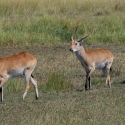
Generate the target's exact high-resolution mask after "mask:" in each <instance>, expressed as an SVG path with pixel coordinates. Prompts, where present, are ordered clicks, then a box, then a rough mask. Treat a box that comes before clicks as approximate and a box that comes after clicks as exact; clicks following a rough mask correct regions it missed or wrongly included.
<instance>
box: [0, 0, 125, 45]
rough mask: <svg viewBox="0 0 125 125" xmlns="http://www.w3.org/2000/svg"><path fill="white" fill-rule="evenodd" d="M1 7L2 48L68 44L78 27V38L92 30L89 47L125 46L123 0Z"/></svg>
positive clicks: (21, 1) (73, 0)
mask: <svg viewBox="0 0 125 125" xmlns="http://www.w3.org/2000/svg"><path fill="white" fill-rule="evenodd" d="M71 3H72V4H71ZM107 3H108V4H107ZM0 5H1V7H0V19H1V20H0V45H1V46H10V45H11V46H25V45H26V46H32V45H39V44H41V45H53V44H62V43H63V44H66V43H68V42H70V37H71V35H72V33H73V31H74V29H75V27H76V26H79V29H78V33H77V37H82V36H83V35H85V34H86V33H87V32H88V30H87V27H89V29H90V30H91V35H90V37H89V38H88V39H87V43H88V44H89V43H100V42H101V43H114V44H115V43H124V42H125V32H124V31H125V17H124V12H125V8H124V6H125V2H124V1H122V0H111V1H108V0H106V1H105V0H102V1H99V0H96V1H93V0H89V1H87V0H78V1H76V0H68V1H66V0H65V1H64V0H61V1H60V0H55V1H52V0H49V1H45V0H42V1H41V0H37V1H34V0H30V1H29V0H28V1H26V0H18V1H17V0H10V1H7V0H1V1H0Z"/></svg>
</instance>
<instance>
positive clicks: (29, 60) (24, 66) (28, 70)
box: [0, 51, 38, 102]
mask: <svg viewBox="0 0 125 125" xmlns="http://www.w3.org/2000/svg"><path fill="white" fill-rule="evenodd" d="M36 64H37V59H36V57H34V56H33V55H31V54H30V53H28V52H25V51H24V52H20V53H16V54H13V55H10V56H7V57H3V58H0V97H1V102H2V101H3V85H4V83H5V82H6V81H7V80H8V79H11V78H14V77H18V76H21V75H24V76H25V81H26V90H25V92H24V94H23V100H24V98H25V96H26V95H27V92H28V90H29V88H30V82H31V83H32V84H33V85H34V88H35V95H36V99H37V100H38V87H37V81H36V80H35V79H34V77H33V76H32V72H33V70H34V68H35V67H36Z"/></svg>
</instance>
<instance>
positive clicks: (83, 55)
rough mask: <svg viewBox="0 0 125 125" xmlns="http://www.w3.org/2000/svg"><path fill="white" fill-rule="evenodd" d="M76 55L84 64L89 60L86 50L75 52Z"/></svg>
mask: <svg viewBox="0 0 125 125" xmlns="http://www.w3.org/2000/svg"><path fill="white" fill-rule="evenodd" d="M75 54H76V56H77V58H78V59H79V60H80V62H82V61H83V60H86V58H87V55H86V52H85V50H84V48H81V49H80V50H79V51H77V52H75Z"/></svg>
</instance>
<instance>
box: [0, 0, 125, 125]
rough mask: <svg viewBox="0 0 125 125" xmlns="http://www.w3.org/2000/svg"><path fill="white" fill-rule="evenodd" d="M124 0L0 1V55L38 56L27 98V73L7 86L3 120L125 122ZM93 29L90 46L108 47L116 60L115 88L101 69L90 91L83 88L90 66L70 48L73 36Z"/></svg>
mask: <svg viewBox="0 0 125 125" xmlns="http://www.w3.org/2000/svg"><path fill="white" fill-rule="evenodd" d="M124 14H125V1H123V0H94V1H93V0H9V1H8V0H0V57H2V56H7V55H10V54H11V53H15V52H20V51H28V52H30V53H32V54H33V55H35V56H36V57H37V59H38V65H37V67H36V69H35V70H34V72H33V75H34V76H35V78H36V79H37V82H38V88H39V96H40V97H39V100H38V101H36V100H35V98H34V88H33V87H32V86H31V89H30V90H29V92H28V94H27V96H26V99H25V100H24V101H22V98H21V96H22V94H23V92H24V90H25V85H24V79H23V78H22V77H20V78H15V79H12V80H10V81H8V82H7V83H6V84H5V85H4V102H3V103H1V104H0V111H1V113H0V125H86V124H87V125H122V124H124V123H125V117H124V116H125V109H124V107H125V106H124V105H125V94H124V92H125V86H124V83H125V70H124V69H125V64H124V62H125V57H124V53H125V49H124V48H125V45H124V43H125V16H124ZM76 26H78V33H77V35H76V37H81V36H83V35H85V34H87V33H88V28H87V27H89V29H90V30H91V35H90V36H89V37H88V38H87V39H86V42H85V43H84V47H85V49H94V48H100V47H103V48H107V49H109V50H110V51H111V52H113V54H114V56H115V60H114V63H113V71H112V73H111V82H112V88H111V89H109V88H105V87H104V84H105V77H104V76H103V74H102V73H101V71H98V70H97V71H95V72H94V73H93V74H92V87H93V89H92V90H91V91H87V92H85V91H84V89H83V91H82V92H80V91H79V90H80V89H81V88H83V87H84V83H85V71H84V70H83V68H82V67H81V65H80V63H79V61H78V60H77V59H76V57H75V55H74V54H72V53H71V52H69V47H70V41H71V40H70V37H71V35H72V33H73V31H74V29H75V28H76Z"/></svg>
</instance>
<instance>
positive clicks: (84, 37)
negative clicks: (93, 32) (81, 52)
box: [71, 26, 90, 42]
mask: <svg viewBox="0 0 125 125" xmlns="http://www.w3.org/2000/svg"><path fill="white" fill-rule="evenodd" d="M77 29H78V26H77V27H76V29H75V31H74V33H73V35H72V37H71V39H72V40H74V36H75V35H76V32H77ZM88 30H89V29H88ZM89 35H90V30H89V33H88V34H87V35H86V36H83V37H82V38H80V39H77V40H76V41H77V42H80V41H82V40H84V39H86V38H87V37H88V36H89Z"/></svg>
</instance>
